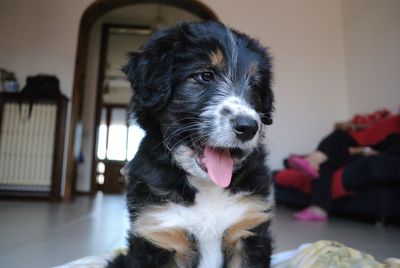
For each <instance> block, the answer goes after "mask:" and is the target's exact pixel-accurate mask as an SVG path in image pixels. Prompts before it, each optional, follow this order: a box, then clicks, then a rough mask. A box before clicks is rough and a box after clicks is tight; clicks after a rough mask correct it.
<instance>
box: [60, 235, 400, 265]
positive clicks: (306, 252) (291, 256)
mask: <svg viewBox="0 0 400 268" xmlns="http://www.w3.org/2000/svg"><path fill="white" fill-rule="evenodd" d="M121 252H122V253H123V252H124V250H118V251H115V252H113V253H112V254H108V255H104V256H97V257H94V256H90V257H86V258H82V259H79V260H76V261H73V262H70V263H67V264H65V265H61V266H57V267H55V268H104V267H106V265H107V261H108V260H110V259H111V258H112V257H113V256H115V255H116V254H119V253H121ZM271 267H272V268H400V259H395V258H390V259H387V260H385V262H384V263H380V262H378V261H376V260H375V259H374V257H372V256H371V255H368V254H365V253H363V252H361V251H358V250H356V249H353V248H350V247H347V246H345V245H343V244H341V243H338V242H335V241H326V240H321V241H317V242H314V243H311V244H303V245H301V246H300V247H298V248H297V249H294V250H291V251H285V252H281V253H277V254H274V255H273V256H272V261H271Z"/></svg>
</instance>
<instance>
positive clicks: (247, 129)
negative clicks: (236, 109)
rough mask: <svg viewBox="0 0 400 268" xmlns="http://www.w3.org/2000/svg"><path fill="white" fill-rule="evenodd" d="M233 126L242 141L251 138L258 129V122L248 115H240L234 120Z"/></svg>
mask: <svg viewBox="0 0 400 268" xmlns="http://www.w3.org/2000/svg"><path fill="white" fill-rule="evenodd" d="M232 128H233V131H234V132H235V135H236V137H237V138H238V139H239V140H241V141H243V142H244V141H248V140H251V139H252V138H253V137H254V136H255V135H256V133H257V131H258V122H257V121H256V120H255V119H253V118H251V117H248V116H243V115H239V116H236V117H235V118H234V119H233V120H232Z"/></svg>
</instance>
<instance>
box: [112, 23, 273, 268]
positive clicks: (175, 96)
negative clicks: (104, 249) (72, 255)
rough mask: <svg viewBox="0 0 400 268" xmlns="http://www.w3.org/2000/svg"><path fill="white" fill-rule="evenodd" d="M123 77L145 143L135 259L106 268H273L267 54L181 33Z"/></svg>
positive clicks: (134, 219) (204, 29)
mask: <svg viewBox="0 0 400 268" xmlns="http://www.w3.org/2000/svg"><path fill="white" fill-rule="evenodd" d="M124 71H125V73H126V74H127V76H128V78H129V81H130V82H131V85H132V88H133V91H134V94H133V97H132V101H131V108H130V109H131V113H132V114H133V115H134V117H135V118H136V120H137V122H138V124H139V125H140V126H141V127H142V128H143V129H144V130H145V132H146V136H145V138H144V139H143V141H142V143H141V145H140V149H139V151H138V153H137V154H136V156H135V158H134V159H133V160H132V161H131V162H130V163H129V164H128V168H127V169H128V175H127V176H128V180H129V185H128V197H127V202H128V208H129V213H130V221H131V229H130V232H129V237H128V243H129V248H128V253H127V254H126V255H120V256H118V257H117V258H115V259H114V260H113V261H112V262H111V263H110V264H109V267H138V268H147V267H148V268H158V267H179V268H186V267H201V268H219V267H263V268H266V267H269V262H270V255H271V238H270V234H269V225H270V219H271V216H272V202H271V199H270V198H269V171H268V169H267V167H266V165H265V157H266V153H265V151H264V148H263V147H264V146H263V144H262V141H263V138H264V132H265V126H266V125H269V124H271V123H272V118H271V113H272V111H273V94H272V91H271V59H270V56H269V55H268V53H267V51H266V49H265V48H264V47H262V46H261V45H260V44H259V43H258V42H257V41H255V40H254V39H251V38H250V37H248V36H247V35H245V34H243V33H239V32H237V31H235V30H232V29H230V28H227V27H226V26H224V25H223V24H220V23H216V22H206V23H181V24H179V25H177V26H176V27H173V28H169V29H166V30H162V31H160V32H158V33H155V34H154V35H153V36H152V37H151V38H150V39H149V40H148V42H147V43H146V44H145V46H144V48H143V51H142V52H141V53H140V54H139V55H132V56H131V58H130V60H129V62H128V64H127V65H126V66H125V67H124Z"/></svg>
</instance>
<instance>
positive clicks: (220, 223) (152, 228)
mask: <svg viewBox="0 0 400 268" xmlns="http://www.w3.org/2000/svg"><path fill="white" fill-rule="evenodd" d="M196 188H197V189H198V193H197V194H196V198H195V203H194V205H192V206H183V205H179V204H175V203H169V204H167V205H165V206H162V207H157V208H155V209H151V210H149V212H147V213H146V216H145V217H146V218H147V220H148V219H149V218H151V222H155V223H156V224H152V225H151V224H144V222H146V220H144V221H143V219H141V218H140V217H139V219H138V220H137V221H136V222H135V223H133V226H132V230H133V231H134V230H135V229H136V230H142V232H143V229H145V230H144V232H158V231H162V230H166V229H184V230H186V231H188V232H190V233H192V234H194V235H195V236H196V238H197V240H198V250H199V251H200V256H201V259H200V264H199V267H200V268H219V267H221V266H222V262H223V253H222V249H221V245H222V238H223V234H224V232H225V230H226V229H228V228H229V227H230V226H232V225H234V224H235V223H238V222H239V221H240V220H241V219H243V217H244V216H245V215H246V213H248V212H249V211H254V210H255V208H254V206H253V205H254V203H253V202H248V201H246V194H245V193H240V194H235V195H232V194H230V193H229V192H228V191H226V190H224V189H222V188H220V187H218V186H216V185H215V184H213V183H212V182H210V181H208V182H204V181H202V182H201V185H196ZM263 204H265V205H266V204H267V202H266V201H265V203H264V202H263ZM265 209H267V207H266V206H264V205H263V206H261V207H259V208H258V209H257V208H256V210H265ZM260 212H261V211H260ZM141 222H142V224H141ZM139 233H141V231H139Z"/></svg>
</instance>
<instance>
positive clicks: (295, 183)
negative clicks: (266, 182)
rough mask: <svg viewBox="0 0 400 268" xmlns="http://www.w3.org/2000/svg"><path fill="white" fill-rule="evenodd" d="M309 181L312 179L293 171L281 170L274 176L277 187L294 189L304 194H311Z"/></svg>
mask: <svg viewBox="0 0 400 268" xmlns="http://www.w3.org/2000/svg"><path fill="white" fill-rule="evenodd" d="M311 180H312V177H310V176H309V175H307V174H305V173H302V172H300V171H297V170H295V169H283V170H280V171H278V172H277V173H276V174H275V183H276V184H277V185H279V186H284V187H290V188H295V189H298V190H300V191H302V192H304V193H306V194H309V193H311Z"/></svg>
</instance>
